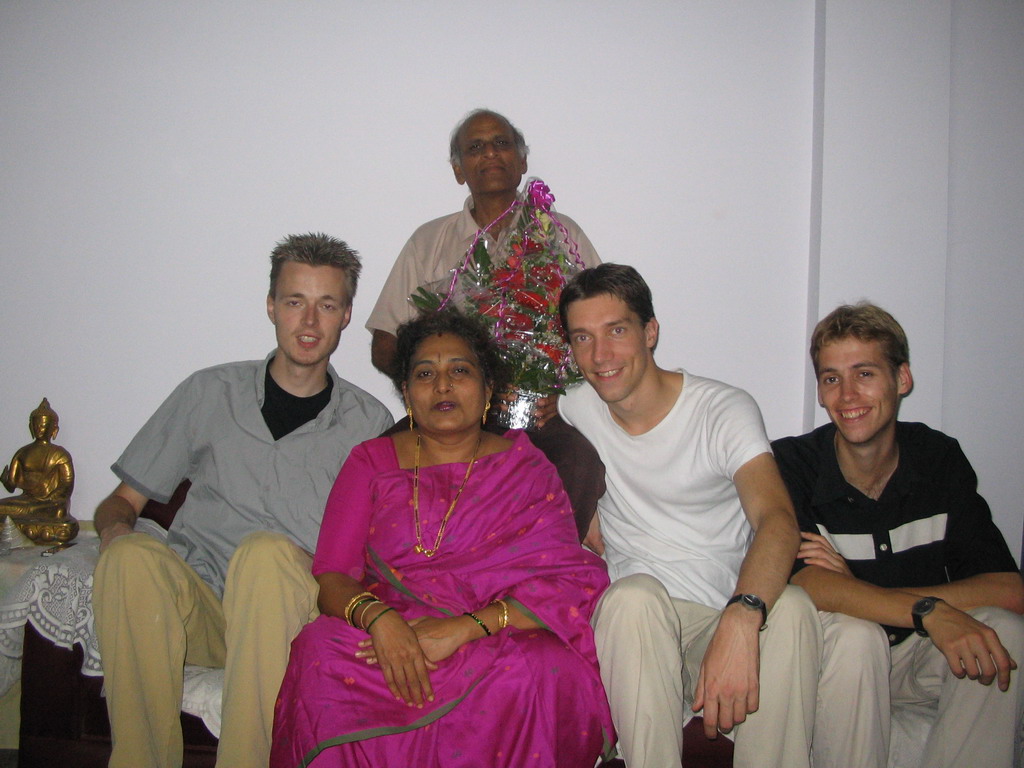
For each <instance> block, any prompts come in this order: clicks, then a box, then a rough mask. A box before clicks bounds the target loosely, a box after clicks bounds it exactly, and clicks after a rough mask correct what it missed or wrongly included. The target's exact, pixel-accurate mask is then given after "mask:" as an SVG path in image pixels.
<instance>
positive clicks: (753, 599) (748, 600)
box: [740, 595, 764, 611]
mask: <svg viewBox="0 0 1024 768" xmlns="http://www.w3.org/2000/svg"><path fill="white" fill-rule="evenodd" d="M740 600H741V601H742V602H743V604H744V605H745V606H747V607H748V608H753V609H755V610H758V611H759V610H761V606H763V605H764V600H762V599H761V598H760V597H758V596H757V595H743V596H742V597H741V598H740Z"/></svg>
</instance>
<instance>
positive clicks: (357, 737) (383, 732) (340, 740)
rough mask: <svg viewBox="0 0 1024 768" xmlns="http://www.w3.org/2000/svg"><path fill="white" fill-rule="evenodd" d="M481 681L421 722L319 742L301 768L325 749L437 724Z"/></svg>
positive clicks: (369, 729)
mask: <svg viewBox="0 0 1024 768" xmlns="http://www.w3.org/2000/svg"><path fill="white" fill-rule="evenodd" d="M481 680H483V677H478V678H477V679H476V680H475V681H474V682H473V684H472V685H471V686H469V688H467V689H466V691H465V692H464V693H463V694H462V695H461V696H459V697H458V698H457V699H452V700H451V701H449V702H448V703H447V704H445V705H443V706H440V707H438V708H437V709H435V710H433V711H432V712H428V713H427V714H426V715H424V716H423V717H421V718H420V719H419V720H415V721H413V722H411V723H409V724H407V725H388V726H382V727H378V728H367V729H365V730H362V731H353V732H352V733H346V734H343V735H342V736H335V737H333V738H330V739H325V740H324V741H321V742H319V743H318V744H317V745H316V746H315V747H313V748H312V749H311V750H310V751H309V752H307V753H306V756H305V757H303V758H302V762H301V763H299V768H307V766H308V765H309V764H310V763H311V762H313V760H314V759H316V758H317V757H318V756H319V755H320V753H321V752H323V751H324V750H325V749H329V748H330V747H337V746H340V745H342V744H351V743H352V742H354V741H365V740H366V739H373V738H376V737H377V736H391V735H393V734H396V733H405V732H406V731H415V730H416V729H418V728H422V727H423V726H425V725H429V724H430V723H433V722H436V721H438V720H440V719H441V718H442V717H444V716H445V715H447V714H448V713H449V712H451V711H452V710H453V709H455V707H456V706H458V705H459V704H461V703H462V701H463V700H464V699H465V698H466V697H467V696H469V694H470V693H471V692H472V691H473V689H474V688H476V687H477V686H478V685H479V684H480V681H481Z"/></svg>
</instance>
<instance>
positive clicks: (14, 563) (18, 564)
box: [0, 520, 96, 749]
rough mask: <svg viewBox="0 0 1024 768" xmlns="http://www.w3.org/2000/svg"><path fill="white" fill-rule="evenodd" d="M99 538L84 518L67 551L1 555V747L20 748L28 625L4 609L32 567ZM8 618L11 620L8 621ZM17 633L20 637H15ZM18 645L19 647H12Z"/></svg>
mask: <svg viewBox="0 0 1024 768" xmlns="http://www.w3.org/2000/svg"><path fill="white" fill-rule="evenodd" d="M95 540H96V534H95V531H94V529H93V528H92V521H91V520H88V521H83V523H82V531H81V532H80V533H79V535H78V537H77V538H76V539H75V541H76V542H80V543H76V546H74V547H71V548H69V549H68V550H67V551H66V552H59V553H57V554H56V555H54V556H53V557H50V558H43V557H42V553H43V551H44V550H45V549H47V548H48V547H49V546H51V545H46V546H43V545H38V546H32V547H24V548H22V549H15V550H12V551H11V553H10V554H9V555H4V556H3V557H0V692H2V695H0V749H17V748H18V729H19V726H20V720H21V713H20V703H21V645H20V642H18V640H20V637H19V635H20V632H21V631H22V630H21V627H22V626H23V625H24V618H21V619H20V620H19V619H17V618H15V617H14V612H12V611H9V610H8V611H5V610H4V609H7V608H9V606H10V604H11V601H12V599H13V597H14V593H15V590H16V587H18V585H19V584H20V583H21V581H22V578H23V577H24V576H25V574H26V573H27V572H28V571H29V570H30V569H32V568H33V567H34V566H37V565H40V564H45V563H47V562H59V559H60V558H63V557H65V556H67V555H70V554H71V553H72V552H73V551H74V550H75V549H78V547H79V546H83V545H86V546H93V547H95ZM5 618H6V619H7V620H8V621H6V622H5V621H4V619H5ZM7 624H11V625H12V626H7ZM5 630H6V631H5ZM16 637H17V638H18V640H13V639H11V638H16ZM15 645H16V648H14V647H10V646H15ZM11 654H13V656H12V655H11Z"/></svg>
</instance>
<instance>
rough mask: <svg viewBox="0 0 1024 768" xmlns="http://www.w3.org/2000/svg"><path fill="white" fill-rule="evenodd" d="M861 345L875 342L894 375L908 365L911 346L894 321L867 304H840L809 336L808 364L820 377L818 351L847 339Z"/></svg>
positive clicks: (819, 352) (878, 309) (889, 316)
mask: <svg viewBox="0 0 1024 768" xmlns="http://www.w3.org/2000/svg"><path fill="white" fill-rule="evenodd" d="M851 336H852V337H853V338H855V339H859V340H860V341H877V342H878V343H879V344H880V345H881V347H882V354H884V355H885V358H886V360H888V361H889V365H891V366H892V369H893V371H896V369H897V368H899V367H900V366H901V365H903V364H904V363H909V362H910V344H909V343H908V342H907V334H906V333H905V332H904V331H903V327H902V326H901V325H900V324H899V323H898V322H896V318H895V317H893V316H892V315H890V314H889V313H888V312H886V311H885V310H884V309H882V308H881V307H879V306H877V305H875V304H872V303H871V302H869V301H861V302H858V303H857V304H842V305H841V306H838V307H836V308H835V309H833V310H832V311H831V312H829V313H828V315H826V316H825V317H824V318H822V320H821V321H820V322H819V323H818V324H817V325H816V326H815V327H814V333H812V334H811V350H810V351H811V363H812V364H813V365H814V373H815V375H817V374H818V373H819V370H818V364H819V360H820V358H821V348H822V347H824V346H825V345H826V344H831V343H832V342H834V341H842V340H843V339H847V338H850V337H851Z"/></svg>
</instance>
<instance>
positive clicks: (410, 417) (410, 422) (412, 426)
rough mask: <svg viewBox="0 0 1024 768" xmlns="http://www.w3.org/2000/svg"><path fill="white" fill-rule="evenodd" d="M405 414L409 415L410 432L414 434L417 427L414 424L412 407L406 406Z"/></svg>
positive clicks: (407, 404)
mask: <svg viewBox="0 0 1024 768" xmlns="http://www.w3.org/2000/svg"><path fill="white" fill-rule="evenodd" d="M405 412H406V413H407V414H409V431H410V432H412V431H414V430H415V429H416V427H415V426H414V425H413V423H412V406H411V405H410V404H409V403H406V404H405Z"/></svg>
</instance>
